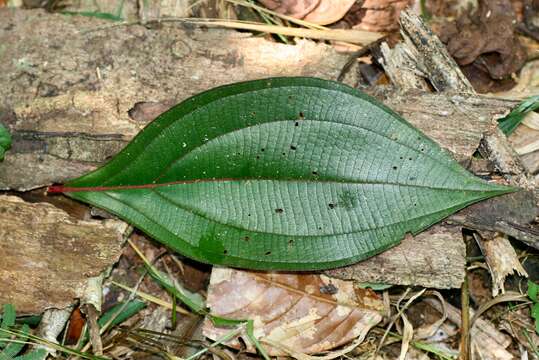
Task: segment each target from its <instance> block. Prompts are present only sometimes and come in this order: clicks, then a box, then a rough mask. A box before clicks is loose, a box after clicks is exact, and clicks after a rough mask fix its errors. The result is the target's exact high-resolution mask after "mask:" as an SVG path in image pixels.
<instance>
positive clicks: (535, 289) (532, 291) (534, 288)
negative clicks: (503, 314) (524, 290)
mask: <svg viewBox="0 0 539 360" xmlns="http://www.w3.org/2000/svg"><path fill="white" fill-rule="evenodd" d="M528 297H529V298H530V299H531V300H532V301H533V302H534V303H536V302H539V284H536V283H534V282H533V281H531V280H528Z"/></svg>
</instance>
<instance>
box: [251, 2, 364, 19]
mask: <svg viewBox="0 0 539 360" xmlns="http://www.w3.org/2000/svg"><path fill="white" fill-rule="evenodd" d="M259 1H260V3H262V4H263V5H264V6H266V7H267V8H268V9H270V10H273V11H275V12H277V13H279V14H283V15H287V16H291V17H295V18H296V19H304V20H305V21H309V22H312V23H314V24H319V25H327V24H332V23H334V22H337V21H339V20H340V19H342V18H343V17H344V15H345V14H346V13H347V12H348V10H350V8H351V7H352V5H354V3H355V0H259Z"/></svg>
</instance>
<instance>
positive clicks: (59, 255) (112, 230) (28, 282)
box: [0, 195, 127, 315]
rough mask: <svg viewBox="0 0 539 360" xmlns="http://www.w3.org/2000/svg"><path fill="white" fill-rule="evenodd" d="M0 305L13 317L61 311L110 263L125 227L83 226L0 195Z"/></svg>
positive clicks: (59, 213) (114, 224)
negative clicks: (7, 307) (11, 311)
mask: <svg viewBox="0 0 539 360" xmlns="http://www.w3.org/2000/svg"><path fill="white" fill-rule="evenodd" d="M0 224H2V225H1V226H0V239H1V242H2V244H1V245H2V246H0V258H1V259H2V261H1V262H0V288H1V289H2V291H1V292H0V304H8V303H11V304H14V305H15V307H16V309H17V313H18V314H21V315H22V314H31V313H41V312H42V311H43V310H45V309H49V308H59V309H61V308H65V307H66V306H69V305H70V304H71V303H72V302H73V300H74V299H78V298H81V297H82V296H83V295H84V292H85V290H86V287H87V285H88V282H89V281H91V279H92V278H94V277H96V276H99V275H100V274H101V272H103V271H104V270H106V269H107V268H108V267H109V266H111V265H112V264H114V263H115V262H116V261H117V260H118V258H119V256H120V254H121V247H122V244H123V241H124V240H123V233H124V231H126V229H127V225H126V224H125V223H123V222H120V221H117V220H105V221H97V220H94V221H83V220H77V219H75V218H73V217H71V216H69V215H68V214H67V213H66V212H64V211H63V210H60V209H58V208H56V207H54V206H53V205H50V204H46V203H27V202H24V201H23V200H21V199H20V198H18V197H15V196H6V195H2V196H0Z"/></svg>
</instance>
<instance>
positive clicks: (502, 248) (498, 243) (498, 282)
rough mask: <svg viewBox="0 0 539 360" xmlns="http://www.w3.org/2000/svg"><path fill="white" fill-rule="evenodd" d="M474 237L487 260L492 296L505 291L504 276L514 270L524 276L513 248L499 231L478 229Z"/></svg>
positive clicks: (524, 271) (525, 274)
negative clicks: (492, 231)
mask: <svg viewBox="0 0 539 360" xmlns="http://www.w3.org/2000/svg"><path fill="white" fill-rule="evenodd" d="M474 238H475V240H476V241H477V244H478V245H479V248H480V249H481V252H482V253H483V255H485V260H486V262H487V265H488V268H489V271H490V276H491V277H492V296H493V297H495V296H497V295H498V294H499V293H500V292H502V293H504V292H505V287H504V284H505V278H506V277H507V276H508V275H512V274H514V273H515V272H516V273H517V274H518V275H520V276H524V277H528V273H527V272H526V270H524V268H523V267H522V264H521V263H520V261H519V260H518V256H517V253H516V252H515V249H514V248H513V246H512V245H511V243H510V242H509V239H507V237H506V236H504V235H502V234H499V233H491V232H485V231H478V232H477V233H475V234H474Z"/></svg>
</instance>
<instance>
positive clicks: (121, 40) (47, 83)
mask: <svg viewBox="0 0 539 360" xmlns="http://www.w3.org/2000/svg"><path fill="white" fill-rule="evenodd" d="M0 24H2V25H1V27H2V30H1V31H0V44H2V51H0V84H2V86H1V87H0V122H2V123H4V124H5V125H7V126H8V128H9V129H10V131H11V132H12V133H13V138H14V143H13V147H12V149H11V150H10V152H9V154H8V156H7V157H6V159H5V161H4V163H2V164H0V189H8V188H11V189H17V190H28V189H32V188H36V187H40V186H44V185H48V184H50V183H52V182H64V181H65V180H67V179H69V178H72V177H74V176H78V175H80V174H82V173H85V172H87V171H89V170H91V169H93V168H95V167H96V166H97V165H99V164H101V163H102V162H103V161H104V160H106V159H107V158H110V157H111V156H113V155H114V154H115V153H117V152H118V150H119V149H121V148H122V147H123V146H125V144H126V143H127V142H128V141H129V140H130V139H131V138H132V137H133V136H134V135H135V134H137V133H138V132H139V131H140V130H141V129H142V128H143V127H144V125H145V124H146V122H147V121H145V122H141V121H138V120H137V116H136V114H135V113H133V112H131V114H130V110H131V109H133V107H134V106H135V104H137V103H140V102H150V103H152V102H154V103H165V104H166V105H167V106H165V108H168V107H170V106H171V105H173V104H176V103H178V102H180V101H182V100H184V99H186V98H187V97H189V96H191V95H194V94H196V93H199V92H202V91H204V90H208V89H210V88H212V87H215V86H218V85H222V84H227V83H233V82H238V81H243V80H251V79H257V78H265V77H270V76H298V75H304V76H314V77H320V78H325V79H336V78H337V76H338V75H339V72H340V70H341V68H342V66H343V65H344V64H345V63H346V61H347V60H348V58H347V56H345V55H340V54H338V53H337V52H336V51H335V50H333V48H332V47H330V46H327V45H324V44H317V43H314V42H312V41H301V40H300V41H298V42H297V45H295V46H291V45H285V44H279V43H275V42H271V41H268V40H265V39H262V38H259V37H253V36H251V35H249V34H245V33H239V32H236V31H229V30H219V29H206V30H205V29H198V28H192V27H189V26H186V25H181V24H176V23H167V24H162V25H160V26H159V27H158V29H148V28H146V27H143V26H140V25H133V26H125V27H115V28H109V29H105V30H99V31H88V30H91V29H95V28H97V27H99V26H101V25H103V24H110V23H108V22H104V21H101V20H98V19H96V18H89V17H83V16H74V17H70V16H63V15H60V14H50V13H46V12H43V11H41V10H32V11H22V10H11V9H6V8H3V9H0ZM356 74H357V72H356V71H355V69H352V70H351V71H349V72H348V75H347V78H345V82H347V83H349V84H355V82H356V80H357V75H356ZM161 109H163V108H161Z"/></svg>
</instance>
